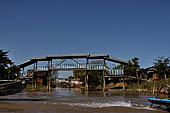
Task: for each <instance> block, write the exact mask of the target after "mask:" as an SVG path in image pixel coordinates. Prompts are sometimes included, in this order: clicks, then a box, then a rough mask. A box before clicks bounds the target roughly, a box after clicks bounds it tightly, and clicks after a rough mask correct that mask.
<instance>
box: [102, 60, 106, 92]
mask: <svg viewBox="0 0 170 113" xmlns="http://www.w3.org/2000/svg"><path fill="white" fill-rule="evenodd" d="M104 67H105V59H103V91H105V87H106V82H105V72H104Z"/></svg>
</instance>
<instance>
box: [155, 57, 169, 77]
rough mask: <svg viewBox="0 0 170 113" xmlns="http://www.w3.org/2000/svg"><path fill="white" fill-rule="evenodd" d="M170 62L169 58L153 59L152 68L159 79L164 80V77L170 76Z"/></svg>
mask: <svg viewBox="0 0 170 113" xmlns="http://www.w3.org/2000/svg"><path fill="white" fill-rule="evenodd" d="M169 66H170V60H169V57H168V58H165V57H158V58H157V59H155V62H154V67H155V68H156V73H157V74H158V75H159V77H161V78H164V77H165V78H166V76H170V67H169Z"/></svg>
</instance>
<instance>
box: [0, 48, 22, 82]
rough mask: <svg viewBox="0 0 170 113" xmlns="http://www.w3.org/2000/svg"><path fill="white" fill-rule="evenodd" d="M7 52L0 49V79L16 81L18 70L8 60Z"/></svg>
mask: <svg viewBox="0 0 170 113" xmlns="http://www.w3.org/2000/svg"><path fill="white" fill-rule="evenodd" d="M8 52H9V51H3V49H0V79H16V78H17V76H18V75H19V72H20V68H19V67H17V66H16V65H14V63H13V62H12V60H10V59H9V58H8Z"/></svg>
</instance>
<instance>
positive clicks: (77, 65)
mask: <svg viewBox="0 0 170 113" xmlns="http://www.w3.org/2000/svg"><path fill="white" fill-rule="evenodd" d="M68 59H69V60H71V61H72V62H73V63H65V61H66V60H68ZM77 59H85V61H84V62H83V63H82V62H78V61H77ZM54 60H58V62H56V61H54ZM89 60H100V61H102V62H100V63H92V62H89ZM41 61H46V62H47V63H48V64H47V65H38V62H41ZM106 61H109V62H111V63H119V64H122V65H127V63H128V62H127V61H125V60H122V59H118V58H114V57H111V56H109V55H108V54H70V55H49V56H45V57H37V58H32V59H30V60H28V61H26V62H24V63H21V64H19V67H20V68H22V70H23V71H24V68H25V67H27V66H30V65H33V70H34V72H36V71H48V72H49V74H48V86H49V87H48V88H50V77H51V74H52V71H69V70H71V71H74V70H85V72H86V73H85V75H84V77H85V89H86V90H88V71H103V90H104V89H105V78H106V77H116V76H122V77H123V78H124V76H123V75H124V69H123V68H119V69H115V68H113V67H108V66H107V64H106ZM123 67H124V66H123Z"/></svg>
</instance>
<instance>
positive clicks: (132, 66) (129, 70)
mask: <svg viewBox="0 0 170 113" xmlns="http://www.w3.org/2000/svg"><path fill="white" fill-rule="evenodd" d="M138 61H139V58H137V57H134V58H133V59H131V60H129V61H128V65H127V66H125V75H126V76H134V77H136V72H137V71H139V69H140V66H139V62H138Z"/></svg>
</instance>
